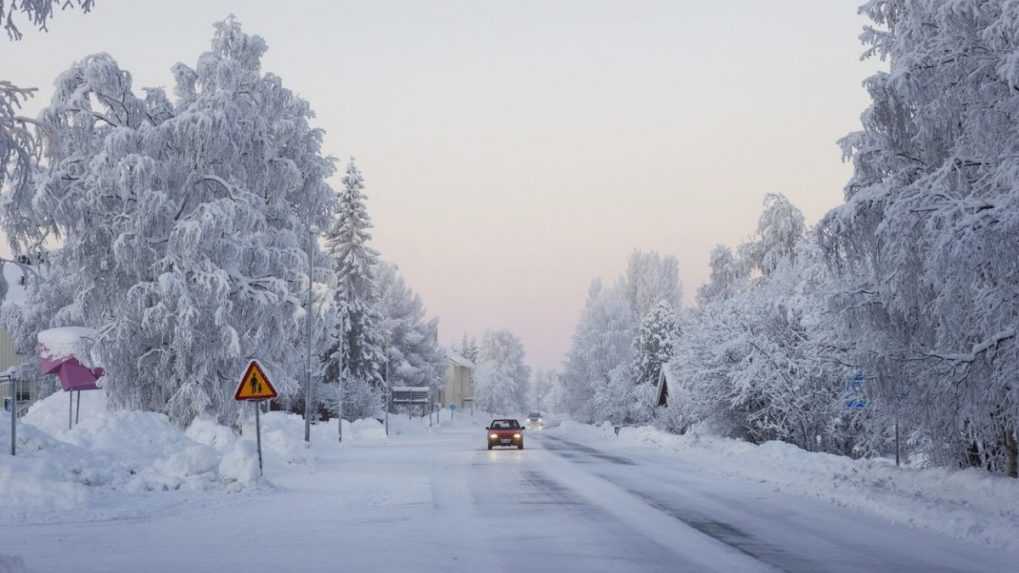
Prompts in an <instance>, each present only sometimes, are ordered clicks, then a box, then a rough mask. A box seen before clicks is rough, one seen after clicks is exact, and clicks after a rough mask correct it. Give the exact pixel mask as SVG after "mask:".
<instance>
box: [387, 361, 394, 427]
mask: <svg viewBox="0 0 1019 573" xmlns="http://www.w3.org/2000/svg"><path fill="white" fill-rule="evenodd" d="M392 406H393V387H392V385H390V384H389V348H388V347H387V348H386V437H387V438H388V437H389V409H390V408H391V407H392Z"/></svg>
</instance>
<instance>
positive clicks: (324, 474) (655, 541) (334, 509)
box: [0, 420, 1017, 573]
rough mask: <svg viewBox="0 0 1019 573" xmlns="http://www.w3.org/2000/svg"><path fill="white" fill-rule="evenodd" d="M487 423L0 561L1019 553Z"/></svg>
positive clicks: (730, 567) (16, 532) (463, 564)
mask: <svg viewBox="0 0 1019 573" xmlns="http://www.w3.org/2000/svg"><path fill="white" fill-rule="evenodd" d="M482 425H483V424H482V423H480V420H479V423H478V424H477V427H468V426H466V425H458V426H456V427H447V428H444V429H442V430H440V431H437V432H434V433H426V432H419V433H416V434H411V435H402V436H397V437H394V438H393V439H391V440H390V441H388V442H384V441H377V442H373V443H362V444H359V445H346V446H344V447H343V448H342V450H341V449H339V448H337V451H336V455H335V456H334V457H328V458H326V459H321V460H319V461H318V462H317V463H315V464H312V465H292V466H286V465H283V464H277V465H275V466H270V467H268V468H267V478H268V479H269V480H271V482H272V483H273V484H274V487H273V488H269V489H266V490H264V491H254V492H252V491H248V492H244V493H240V494H232V495H224V494H217V495H211V494H210V495H207V496H203V494H183V493H168V494H159V495H157V496H156V498H155V499H157V500H159V501H158V502H152V503H148V505H146V504H142V505H141V506H138V507H132V508H129V509H125V510H123V511H122V512H121V513H120V514H119V515H115V516H114V517H112V518H109V517H108V518H105V519H101V520H96V519H95V514H89V513H87V512H86V513H81V512H80V511H79V512H77V513H76V512H70V513H68V514H67V515H66V516H64V517H63V518H62V521H61V522H58V523H36V524H31V523H29V524H18V525H16V526H12V525H10V524H0V548H2V549H0V553H8V554H11V553H13V554H16V555H20V556H21V557H22V558H24V561H25V564H26V566H27V567H28V570H29V571H35V572H39V573H57V572H64V571H66V572H71V571H73V572H77V573H89V572H136V571H145V572H149V573H156V572H174V573H180V572H184V571H186V572H189V573H198V572H210V573H213V572H214V573H224V572H235V571H236V572H250V573H256V572H272V573H279V572H280V571H295V572H296V571H309V572H317V571H323V572H325V571H330V572H338V571H351V572H360V571H365V572H369V571H394V572H421V571H427V572H432V571H435V572H443V573H450V572H461V571H462V572H471V573H474V572H502V571H506V572H514V573H516V572H527V573H538V572H542V571H578V572H583V573H596V572H611V573H620V572H627V571H656V572H657V571H661V572H670V573H676V572H682V571H692V572H704V571H722V572H734V571H792V572H821V571H894V572H908V571H917V572H924V573H930V572H939V571H1016V570H1017V569H1016V565H1015V563H1016V561H1015V560H1014V559H1015V556H1014V555H1008V554H1003V553H1001V552H999V551H996V550H991V549H989V548H986V547H982V546H976V545H968V544H965V543H962V542H960V541H956V540H953V539H949V538H945V537H941V536H938V535H936V534H932V533H929V532H925V531H921V530H917V529H911V528H906V527H901V526H894V525H890V524H889V523H888V522H886V521H883V520H881V519H879V518H877V517H873V516H869V515H866V514H862V513H856V512H853V511H848V510H844V509H839V508H837V507H835V506H833V505H831V504H828V503H825V502H822V501H818V500H812V499H809V498H803V497H798V496H795V495H790V494H784V493H775V492H774V491H772V490H771V489H770V488H769V487H768V486H767V485H766V484H761V483H757V482H753V481H746V480H738V479H729V480H724V479H720V478H718V477H717V475H710V474H708V473H707V472H704V471H703V470H702V469H699V468H697V467H690V466H687V465H682V464H680V463H679V462H677V461H676V460H675V458H671V457H669V456H668V454H665V453H661V452H658V451H655V450H651V449H635V450H632V451H626V452H625V453H620V452H619V451H617V450H616V449H611V451H610V450H609V449H606V448H604V447H600V446H602V444H598V443H582V442H580V441H575V440H573V439H569V438H570V436H568V435H565V434H558V435H552V434H551V433H546V434H543V433H541V432H537V431H530V432H528V433H527V449H526V450H524V451H516V450H496V451H487V450H486V449H485V447H484V442H483V440H484V433H483V429H482V428H481V426H482ZM128 503H134V502H127V501H125V504H128ZM90 516H91V517H90Z"/></svg>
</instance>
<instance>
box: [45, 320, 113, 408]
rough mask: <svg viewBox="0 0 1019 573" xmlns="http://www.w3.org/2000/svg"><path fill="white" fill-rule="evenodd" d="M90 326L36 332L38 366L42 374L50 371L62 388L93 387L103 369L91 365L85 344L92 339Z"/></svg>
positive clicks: (95, 334)
mask: <svg viewBox="0 0 1019 573" xmlns="http://www.w3.org/2000/svg"><path fill="white" fill-rule="evenodd" d="M96 336H97V333H96V331H95V330H92V329H91V328H84V327H80V326H64V327H60V328H51V329H49V330H44V331H42V332H40V333H39V336H38V341H39V345H38V346H37V347H36V352H38V354H39V369H40V370H41V371H42V373H43V374H54V375H56V376H57V378H59V379H60V385H61V386H63V388H64V390H66V391H68V392H70V391H73V390H96V389H98V388H99V385H98V384H97V381H98V380H99V378H101V377H102V375H103V369H102V368H99V367H97V366H94V365H92V363H91V362H90V361H89V358H88V345H89V344H91V343H92V341H94V340H95V339H96Z"/></svg>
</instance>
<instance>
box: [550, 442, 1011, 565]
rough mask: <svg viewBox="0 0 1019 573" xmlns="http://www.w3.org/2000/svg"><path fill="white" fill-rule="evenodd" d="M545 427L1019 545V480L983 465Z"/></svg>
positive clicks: (950, 530) (944, 530)
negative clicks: (910, 464) (920, 463)
mask: <svg viewBox="0 0 1019 573" xmlns="http://www.w3.org/2000/svg"><path fill="white" fill-rule="evenodd" d="M547 431H549V432H554V433H558V434H559V435H562V436H563V437H569V439H573V440H577V439H579V440H582V441H586V442H589V443H596V444H597V445H598V447H608V448H610V449H622V450H627V451H631V452H633V451H635V450H634V448H637V447H647V448H654V449H658V450H665V451H668V452H670V453H671V454H674V455H675V456H676V457H677V458H679V459H680V460H682V461H683V462H684V463H688V464H690V465H691V467H696V468H697V469H698V470H703V471H707V472H718V473H721V474H724V475H726V476H736V477H742V478H746V479H752V480H754V481H758V482H766V483H768V484H770V485H773V486H774V487H775V489H776V491H783V492H786V493H794V494H800V495H807V496H811V497H817V498H821V499H824V500H827V501H829V502H831V503H833V504H835V505H837V506H840V507H847V508H853V509H858V510H863V511H867V512H871V513H874V514H878V515H881V516H883V517H885V518H887V519H890V520H891V521H893V522H896V523H903V524H908V525H911V526H914V527H920V528H926V529H931V530H935V531H939V532H942V533H946V534H948V535H952V536H954V537H957V538H960V539H965V540H972V541H979V542H982V543H986V544H989V545H994V546H998V547H1006V548H1009V549H1012V550H1016V549H1019V538H1017V537H1016V535H1015V532H1016V531H1019V480H1015V479H1010V478H1005V477H1002V476H999V475H994V474H990V473H988V472H986V471H982V470H979V469H975V468H974V469H966V470H956V471H951V470H947V469H944V468H928V469H915V468H897V467H895V465H894V463H892V462H889V461H888V460H885V459H861V460H854V459H851V458H848V457H844V456H837V455H832V454H826V453H820V452H807V451H804V450H802V449H800V448H798V447H796V446H794V445H791V444H787V443H785V442H766V443H764V444H761V445H754V444H750V443H747V442H744V441H740V440H733V439H728V438H719V437H717V436H711V435H704V434H697V433H689V434H687V435H682V436H679V435H675V434H670V433H667V432H663V431H661V430H658V429H656V428H652V427H648V426H643V427H634V428H621V429H620V431H619V435H618V436H616V434H615V431H614V429H613V427H612V426H611V425H609V424H603V425H601V426H590V425H585V424H578V423H575V422H563V424H562V426H561V427H559V428H556V429H552V430H547Z"/></svg>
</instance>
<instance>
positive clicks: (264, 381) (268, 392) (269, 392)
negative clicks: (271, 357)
mask: <svg viewBox="0 0 1019 573" xmlns="http://www.w3.org/2000/svg"><path fill="white" fill-rule="evenodd" d="M276 396H278V394H277V392H276V388H274V387H273V385H272V382H269V377H268V376H266V375H265V371H264V370H262V367H261V366H260V365H259V364H258V361H257V360H252V361H251V363H250V364H248V368H247V370H245V371H244V376H241V381H240V382H239V383H238V384H237V390H235V391H234V400H237V401H250V402H252V405H253V406H254V407H255V443H256V445H257V447H258V476H259V477H261V476H262V422H261V419H260V418H259V412H260V411H261V408H259V402H261V401H262V400H271V399H273V398H275V397H276Z"/></svg>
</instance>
